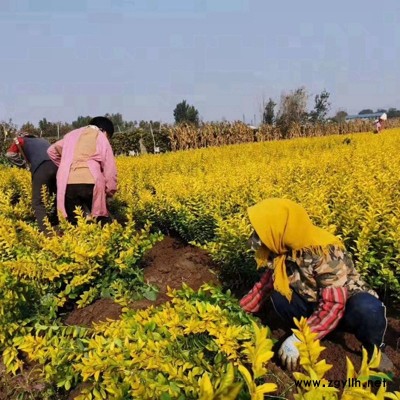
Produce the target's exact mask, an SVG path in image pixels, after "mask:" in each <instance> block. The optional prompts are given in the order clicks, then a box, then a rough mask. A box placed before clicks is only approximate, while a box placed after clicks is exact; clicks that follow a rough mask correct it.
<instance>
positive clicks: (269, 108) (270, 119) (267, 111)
mask: <svg viewBox="0 0 400 400" xmlns="http://www.w3.org/2000/svg"><path fill="white" fill-rule="evenodd" d="M275 106H276V103H275V102H274V101H273V100H272V99H271V98H269V100H268V103H267V104H266V105H265V106H264V111H263V115H262V122H263V124H267V125H272V124H273V123H274V122H275Z"/></svg>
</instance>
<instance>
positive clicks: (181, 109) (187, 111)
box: [174, 100, 199, 125]
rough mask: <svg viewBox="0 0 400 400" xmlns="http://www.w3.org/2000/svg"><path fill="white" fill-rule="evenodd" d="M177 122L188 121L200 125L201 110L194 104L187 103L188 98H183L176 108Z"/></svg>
mask: <svg viewBox="0 0 400 400" xmlns="http://www.w3.org/2000/svg"><path fill="white" fill-rule="evenodd" d="M174 118H175V123H176V124H179V123H181V122H188V123H191V124H195V125H198V123H199V112H198V111H197V110H196V108H195V107H194V106H190V105H189V104H187V102H186V100H182V101H181V102H180V103H178V104H177V105H176V107H175V110H174Z"/></svg>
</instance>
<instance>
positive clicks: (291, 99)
mask: <svg viewBox="0 0 400 400" xmlns="http://www.w3.org/2000/svg"><path fill="white" fill-rule="evenodd" d="M307 100H308V94H307V91H306V88H305V87H300V88H298V89H296V90H294V91H291V92H290V93H289V94H282V96H281V104H280V107H279V113H278V118H277V124H278V126H279V128H280V129H281V132H282V133H283V135H284V136H286V135H287V133H288V132H289V130H290V129H291V127H292V126H293V125H294V124H296V123H297V124H303V123H305V122H306V120H307Z"/></svg>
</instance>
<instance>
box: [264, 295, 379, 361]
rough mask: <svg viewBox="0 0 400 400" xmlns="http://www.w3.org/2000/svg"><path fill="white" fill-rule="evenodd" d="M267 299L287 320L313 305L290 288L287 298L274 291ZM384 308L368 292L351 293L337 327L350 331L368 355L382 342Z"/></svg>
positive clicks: (303, 314)
mask: <svg viewBox="0 0 400 400" xmlns="http://www.w3.org/2000/svg"><path fill="white" fill-rule="evenodd" d="M271 301H272V304H273V306H274V308H275V311H276V313H277V314H278V315H279V316H280V317H281V318H282V319H284V320H285V321H287V322H288V323H293V318H294V317H296V318H297V319H300V318H301V317H306V318H308V317H309V316H310V315H311V314H312V313H313V312H314V311H315V310H316V308H317V303H309V302H307V301H305V300H304V299H303V298H302V297H301V296H299V295H298V294H297V293H296V292H294V291H293V295H292V300H291V302H290V303H289V301H288V300H287V299H286V297H284V296H282V295H281V294H280V293H278V292H276V291H274V292H273V293H272V295H271ZM386 325H387V320H386V308H385V306H384V305H383V303H382V302H381V301H380V300H379V299H377V298H376V297H374V296H372V295H371V294H369V293H365V292H361V293H356V294H354V295H353V296H351V297H350V298H349V299H348V300H347V302H346V308H345V312H344V315H343V318H342V319H341V320H340V322H339V325H338V327H337V328H338V329H340V330H343V331H346V332H350V333H353V334H354V335H355V336H356V337H357V339H358V340H359V341H360V342H361V344H362V345H363V346H364V347H365V349H366V350H367V351H368V355H369V356H371V354H372V352H373V349H374V346H377V347H380V346H381V345H383V337H384V335H385V331H386Z"/></svg>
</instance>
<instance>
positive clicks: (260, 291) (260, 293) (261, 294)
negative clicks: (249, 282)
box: [240, 270, 274, 313]
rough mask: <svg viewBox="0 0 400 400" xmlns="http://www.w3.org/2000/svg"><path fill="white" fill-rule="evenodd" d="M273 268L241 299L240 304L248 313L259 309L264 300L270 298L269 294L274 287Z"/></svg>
mask: <svg viewBox="0 0 400 400" xmlns="http://www.w3.org/2000/svg"><path fill="white" fill-rule="evenodd" d="M272 272H273V271H272V270H267V271H266V272H265V273H264V274H263V276H262V277H261V280H260V281H259V282H257V283H256V284H255V285H254V286H253V288H252V289H251V290H250V292H249V293H248V294H247V295H246V296H244V297H243V298H242V300H240V306H241V307H242V308H243V310H245V311H246V312H248V313H255V312H257V311H259V309H260V308H261V306H262V304H263V303H264V301H265V300H266V299H267V298H268V294H270V293H271V292H272V289H273V288H274V281H273V278H272Z"/></svg>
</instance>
